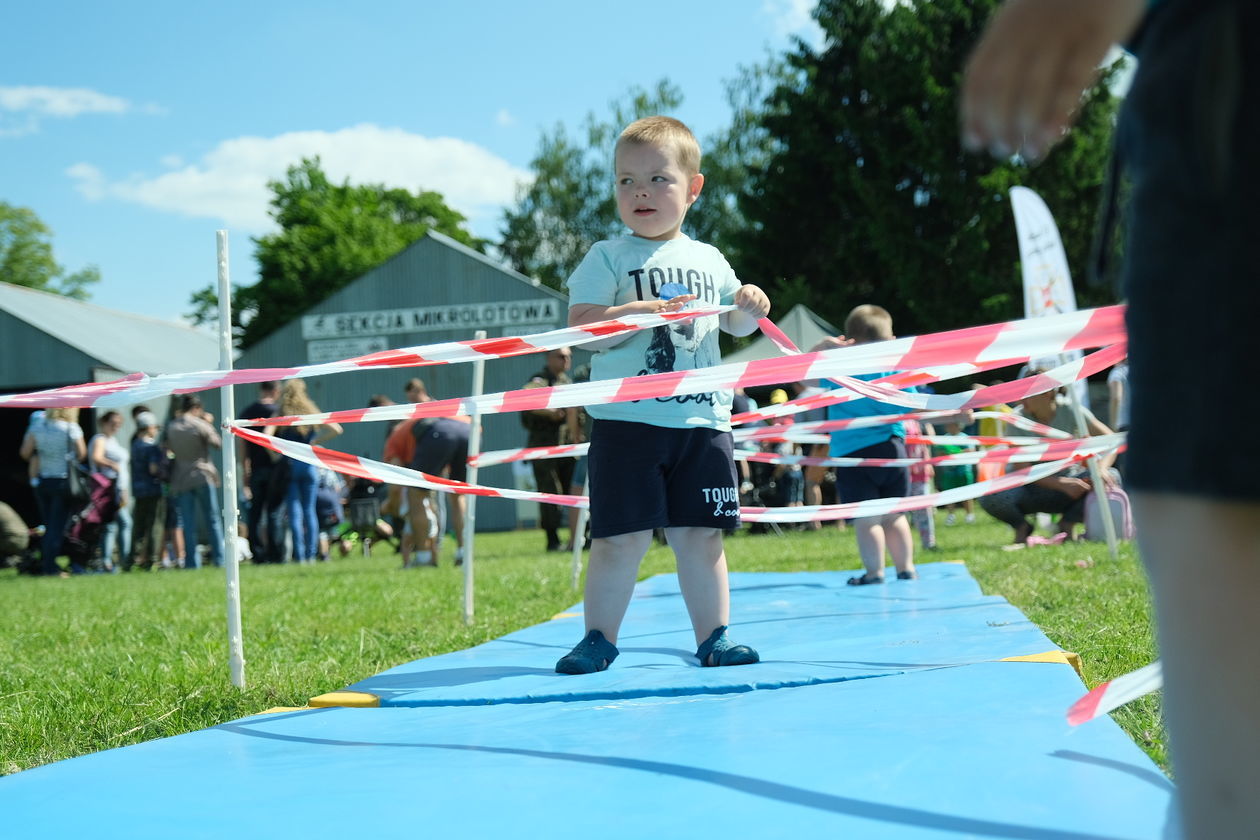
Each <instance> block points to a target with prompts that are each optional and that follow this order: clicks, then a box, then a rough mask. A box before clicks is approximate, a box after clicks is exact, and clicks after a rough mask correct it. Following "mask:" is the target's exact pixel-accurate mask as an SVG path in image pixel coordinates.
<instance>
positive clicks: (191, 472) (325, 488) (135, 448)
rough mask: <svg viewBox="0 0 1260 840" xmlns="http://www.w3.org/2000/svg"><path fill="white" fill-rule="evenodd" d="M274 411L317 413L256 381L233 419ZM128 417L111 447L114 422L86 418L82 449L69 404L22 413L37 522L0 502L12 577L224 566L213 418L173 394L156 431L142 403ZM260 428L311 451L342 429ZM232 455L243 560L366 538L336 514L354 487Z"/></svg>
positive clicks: (290, 394)
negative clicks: (237, 464)
mask: <svg viewBox="0 0 1260 840" xmlns="http://www.w3.org/2000/svg"><path fill="white" fill-rule="evenodd" d="M280 411H283V412H284V413H286V414H309V413H314V412H317V411H318V408H317V407H316V406H315V404H314V403H313V402H312V401H311V399H310V397H309V395H308V394H307V392H306V387H305V383H304V381H303V380H301V379H295V380H291V381H289V382H286V383H285V385H284V387H283V388H281V387H280V386H279V385H278V384H277V383H274V382H265V383H263V384H262V385H261V386H260V388H259V399H258V401H257V402H255V403H254V404H253V405H251V406H250V407H249V408H247V409H246V410H245V412H243V414H242V416H243V417H250V418H257V417H270V416H275V415H276V414H277V413H278V412H280ZM131 416H132V420H133V423H134V426H135V432H134V433H133V435H132V437H131V440H130V441H124V440H120V439H119V437H118V435H119V432H120V430H121V429H122V427H123V417H122V415H121V414H120V413H119V412H118V411H113V410H110V411H105V412H103V413H101V414H100V415H99V416H98V417H97V418H96V427H97V432H96V434H94V435H92V436H91V437H90V438H89V439H87V440H86V441H85V440H84V434H83V430H82V427H81V426H80V423H79V410H78V409H77V408H55V409H49V410H47V411H36V412H34V413H33V414H32V415H31V419H30V424H29V426H28V428H27V430H26V433H25V434H24V435H23V439H22V443H21V446H20V448H19V454H20V455H21V457H22V458H23V459H25V460H26V461H27V462H28V477H29V480H30V484H31V487H32V490H33V495H34V497H35V500H36V508H37V511H38V521H37V522H35V523H27V522H26V521H24V520H23V518H22V517H21V516H19V515H18V514H17V512H16V511H15V510H14V508H13V507H12V506H10V505H8V504H5V505H4V506H3V514H4V526H5V534H6V539H5V541H4V545H3V550H4V554H3V556H4V557H6V558H7V557H12V558H16V559H17V561H18V566H19V569H20V570H22V571H24V572H28V573H30V574H41V575H62V576H69V575H72V574H84V573H89V572H128V571H131V570H133V569H136V570H145V571H149V570H161V569H176V568H178V569H197V568H200V567H201V566H202V565H203V563H206V564H210V565H213V566H222V565H223V564H224V562H225V546H226V541H225V534H224V531H223V522H222V506H221V496H220V489H219V488H220V486H221V480H220V476H219V470H218V468H217V467H216V466H215V454H216V452H217V451H218V450H220V449H221V448H222V446H223V442H222V439H221V437H220V434H219V432H218V430H217V429H216V427H215V424H214V418H213V416H211V415H210V414H209V412H207V411H206V409H205V407H204V406H203V405H202V402H201V399H200V398H199V397H198V396H197V395H195V394H187V395H184V396H182V397H176V398H173V399H172V403H171V417H170V419H169V420H168V421H167V422H166V423H165V424H160V423H159V422H158V419H157V415H156V414H155V413H154V412H153V411H151V410H150V409H149V407H148V406H144V405H137V406H135V407H134V408H133V409H132V411H131ZM265 431H266V433H267V434H278V435H279V436H280V437H285V438H289V439H293V440H299V441H303V442H308V443H316V444H318V443H323V442H325V441H327V440H330V439H331V438H333V437H335V436H336V435H338V434H340V433H341V428H340V427H339V426H337V425H336V424H325V425H320V426H315V427H305V426H292V427H281V428H276V427H268V428H267V429H266V430H265ZM238 454H239V456H240V459H241V469H242V470H243V479H244V480H243V482H242V487H243V494H242V500H241V501H242V502H243V507H244V516H243V522H242V527H241V529H240V530H241V531H243V532H244V533H243V534H241V535H239V536H240V541H239V543H238V544H239V545H240V547H241V551H242V554H243V555H244V556H245V557H248V558H250V559H252V560H253V562H255V563H283V562H295V563H313V562H315V561H316V559H327V558H328V556H329V552H330V546H331V545H333V544H336V545H338V546H339V547H340V548H341V550H342V553H343V554H344V553H346V552H347V551H348V550H349V545H350V543H351V542H352V541H353V539H352V538H353V537H356V536H357V534H358V532H359V531H362V530H365V528H353V527H351V526H350V524H349V523H348V522H347V516H346V507H347V504H348V503H349V502H350V501H351V498H352V497H353V496H355V495H356V491H355V490H354V488H353V486H352V485H348V484H347V483H346V482H345V481H344V480H343V479H342V478H341V477H340V476H338V475H337V474H336V473H334V472H332V471H331V470H327V469H316V468H315V467H313V466H310V465H308V464H305V463H302V462H298V461H296V460H293V459H289V458H285V457H282V456H280V455H278V454H277V453H275V452H272V451H270V450H268V449H265V448H264V447H261V446H257V445H255V444H244V443H242V444H241V446H240V447H239V450H238ZM357 495H359V496H364V495H371V494H368V493H363V492H358V493H357ZM373 524H374V525H375V523H373ZM372 536H373V537H375V538H378V539H388V538H389V536H391V533H390V529H389V526H388V525H387V524H386V523H383V522H382V523H380V524H379V528H378V529H374V530H373V533H372ZM61 558H65V559H66V560H68V563H65V564H63V563H62V562H61Z"/></svg>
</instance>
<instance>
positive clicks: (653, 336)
mask: <svg viewBox="0 0 1260 840" xmlns="http://www.w3.org/2000/svg"><path fill="white" fill-rule="evenodd" d="M615 161H616V166H615V168H616V198H617V212H618V215H619V216H620V217H621V220H622V221H623V222H625V224H626V226H627V227H628V228H630V231H631V235H629V236H625V237H621V238H619V239H612V240H605V241H603V242H599V243H596V244H595V246H594V247H593V248H592V249H591V250H590V252H589V253H588V254H587V255H586V257H585V258H584V259H583V260H582V263H581V264H580V265H579V266H578V267H577V269H576V270H575V271H574V272H573V276H572V277H570V278H569V281H568V288H569V296H570V297H569V300H570V303H569V325H570V326H578V325H581V324H588V323H592V322H594V321H603V320H607V319H609V318H619V317H623V316H625V315H631V314H635V313H640V312H676V311H678V310H680V309H682V308H683V307H684V306H685V305H686V304H688V303H690V302H691V301H693V300H701V301H703V302H705V303H707V304H711V305H717V304H730V303H734V304H735V305H736V306H738V307H739V309H738V311H734V312H729V313H726V314H724V315H722V316H720V317H718V318H714V317H708V318H700V319H697V320H694V321H690V322H687V323H683V324H677V325H670V326H661V327H656V328H654V329H653V330H650V331H646V330H645V331H640V332H635V333H631V334H630V335H629V336H619V337H615V338H610V339H606V340H604V341H601V342H597V343H594V344H588V345H587V346H588V347H591V348H592V349H598V350H599V352H598V353H597V354H596V356H595V358H594V360H593V362H592V373H591V378H592V379H619V378H624V377H633V376H646V375H649V374H653V373H664V372H667V371H680V370H692V369H696V368H703V367H709V366H711V365H715V364H717V363H718V362H719V361H720V354H719V352H718V336H717V332H716V331H717V329H718V328H719V327H720V328H721V329H723V330H725V331H727V332H729V333H731V334H733V335H748V334H749V333H751V332H752V331H753V330H755V329H756V326H757V319H758V318H762V317H764V316H765V315H766V314H767V313H768V312H769V311H770V300H769V299H768V298H767V297H766V295H765V293H763V292H762V291H761V289H759V288H757V287H756V286H750V285H740V283H739V281H738V280H737V279H736V278H735V273H734V272H733V271H732V270H731V267H730V266H729V265H728V264H727V262H726V260H725V258H723V256H722V254H721V253H720V252H719V251H718V250H717V249H716V248H713V247H712V246H709V245H705V244H702V243H700V242H696V241H694V240H692V239H690V238H688V237H687V236H685V235H684V234H683V233H682V230H681V228H682V222H683V219H684V217H685V216H686V215H687V210H688V209H690V207H691V205H692V203H694V202H695V200H696V198H698V197H699V195H700V190H701V188H702V187H703V186H704V176H703V175H701V174H700V146H699V144H698V143H697V142H696V139H695V137H694V136H693V135H692V133H691V131H690V130H689V129H688V128H687V127H686V126H685V125H683V124H682V123H681V122H679V121H678V120H675V119H672V118H669V117H647V118H645V119H642V120H638V121H636V122H634V123H632V124H631V125H630V126H629V127H628V128H626V130H625V131H623V132H622V134H621V136H620V137H619V138H618V140H617V146H616V151H615ZM671 283H675V284H681V285H683V286H685V287H686V289H687V290H688V293H687V294H679V295H673V294H671V293H670V292H669V291H668V290H667V291H666V293H665V294H664V295H663V296H662V294H661V292H662V287H664V286H666V284H671ZM662 298H664V299H662ZM587 411H588V412H589V413H590V415H591V416H592V417H593V418H594V426H593V429H592V432H591V446H590V453H589V456H588V463H589V476H590V488H591V490H590V492H591V501H590V510H591V537H592V540H591V559H590V567H589V569H588V571H587V576H586V601H585V618H586V631H587V633H586V638H584V639H583V640H582V642H581V643H580V644H578V646H577V647H575V648H574V649H573V650H572V652H570V653H569V654H567V655H566V656H564V657H563V658H562V659H560V661H559V662H558V663H556V671H558V672H559V673H562V674H588V673H593V672H595V671H602V670H604V669H605V668H607V667H608V666H609V665H610V664H611V663H612V661H613V660H614V659H616V658H617V654H618V650H617V647H616V643H617V633H618V630H619V629H620V627H621V621H622V618H623V617H624V616H625V612H626V608H627V607H628V606H629V603H630V597H631V595H632V594H633V591H634V584H635V580H636V577H637V573H638V569H639V562H640V561H641V560H642V559H643V555H644V553H645V552H646V551H647V548H648V546H649V544H650V543H651V540H652V532H653V530H654V529H656V528H664V529H665V533H666V538H667V540H668V542H669V545H670V546H671V547H672V548H673V550H674V556H675V557H676V558H677V562H678V583H679V587H680V588H681V589H682V594H683V599H684V601H685V602H686V604H687V612H688V613H689V615H690V618H691V624H692V629H693V630H694V631H695V638H696V644H697V645H698V648H697V650H696V657H697V658H698V659H699V660H700V664H701V665H703V666H717V665H745V664H750V663H753V662H757V661H758V655H757V652H756V651H755V650H753V649H752V648H750V647H748V646H747V645H737V644H734V643H733V642H731V641H730V639H729V638H728V637H727V635H726V629H727V624H728V623H729V620H730V616H729V612H730V593H729V588H728V583H727V571H726V554H725V552H724V551H723V548H722V532H723V531H730V530H733V529H734V528H735V527H737V525H738V524H739V494H738V492H737V489H736V480H735V463H734V460H733V458H732V443H731V434H730V428H731V424H730V417H731V393H730V392H729V391H722V392H710V393H704V394H687V395H681V396H675V397H658V398H656V399H647V400H639V401H635V402H623V403H612V404H603V405H592V406H589V407H588V408H587Z"/></svg>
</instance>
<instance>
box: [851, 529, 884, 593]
mask: <svg viewBox="0 0 1260 840" xmlns="http://www.w3.org/2000/svg"><path fill="white" fill-rule="evenodd" d="M853 530H854V531H856V532H857V534H856V536H857V544H858V554H859V555H860V556H861V558H862V566H863V567H864V568H865V569H866V575H867V577H871V578H875V577H881V576H883V574H884V517H882V516H863V517H860V518H858V519H854V520H853Z"/></svg>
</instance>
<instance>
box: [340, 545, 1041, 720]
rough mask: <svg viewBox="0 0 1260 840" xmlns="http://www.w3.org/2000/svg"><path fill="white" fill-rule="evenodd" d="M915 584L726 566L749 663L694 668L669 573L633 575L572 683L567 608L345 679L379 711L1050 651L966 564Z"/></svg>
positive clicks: (669, 691) (674, 688)
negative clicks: (609, 636) (599, 645)
mask: <svg viewBox="0 0 1260 840" xmlns="http://www.w3.org/2000/svg"><path fill="white" fill-rule="evenodd" d="M920 575H921V577H920V579H919V580H917V581H890V582H888V583H886V584H884V585H882V586H875V585H872V586H860V587H859V586H847V585H846V584H845V581H846V580H847V579H848V577H849V576H850V575H849V573H841V572H819V573H812V574H805V573H799V572H798V573H779V574H773V573H755V574H754V573H742V574H733V575H731V615H732V621H733V627H732V630H731V636H732V638H734V639H735V640H736V641H738V642H741V643H745V644H749V645H752V646H753V647H755V648H757V650H758V651H759V652H760V653H761V656H762V662H761V663H760V664H759V665H757V666H755V667H751V668H700V667H699V666H698V663H697V661H696V659H695V636H694V635H693V633H692V630H691V625H690V622H689V621H688V619H687V610H686V607H685V606H684V605H683V601H682V596H681V594H679V591H678V578H677V576H675V575H659V576H657V577H654V578H651V579H649V580H647V581H644V582H643V583H640V584H639V586H638V587H637V588H636V590H635V597H634V599H633V600H632V602H631V604H630V609H629V611H628V613H627V615H626V620H625V623H624V625H623V627H622V631H621V635H620V638H619V640H618V647H619V649H620V651H621V655H620V656H619V657H618V659H617V662H616V664H615V665H614V666H613V667H612V668H610V669H609V670H607V671H604V672H602V673H599V674H591V675H589V676H584V677H582V678H580V679H574V678H573V677H569V676H563V675H560V674H556V673H555V670H554V666H555V662H556V660H557V659H559V658H560V657H561V656H563V655H564V654H565V653H567V652H568V650H569V649H570V648H571V647H572V646H573V645H575V644H577V642H578V641H580V640H581V638H582V636H583V635H584V630H583V626H582V616H581V606H580V605H578V606H575V607H573V608H572V609H571V610H569V611H567V613H562V615H564V616H566V617H563V618H557V619H555V620H553V621H549V622H546V623H543V624H540V625H536V626H534V627H528V628H525V629H524V630H521V631H519V632H516V633H511V634H509V635H507V636H503V637H502V638H499V639H495V640H493V641H490V642H487V643H485V644H482V645H478V646H477V647H474V648H470V649H468V650H462V651H456V652H454V653H448V654H444V655H442V656H434V657H430V658H428V659H420V660H417V661H415V662H409V663H406V664H405V665H400V666H398V667H397V668H391V669H390V670H388V671H384V672H383V673H380V674H377V675H376V676H373V677H369V678H367V679H365V680H361V681H359V682H357V683H354V684H353V685H351V686H349V688H350V689H352V690H355V691H366V692H370V693H372V694H375V695H377V696H379V697H380V698H381V704H382V705H386V706H433V705H453V704H484V703H537V702H549V701H554V700H565V701H568V700H580V699H599V698H604V699H608V698H616V697H643V696H658V695H680V694H697V693H725V692H738V691H751V690H754V689H759V688H786V687H790V686H800V685H813V684H817V683H826V682H840V681H843V680H851V679H863V678H867V677H877V676H887V675H891V674H901V673H906V672H908V671H915V670H923V669H926V668H940V667H949V666H956V665H963V664H969V663H974V662H985V661H992V660H997V659H1004V658H1006V657H1009V656H1026V655H1029V654H1036V653H1044V652H1046V651H1049V650H1054V649H1056V648H1057V646H1056V645H1055V644H1054V643H1053V642H1051V641H1050V640H1049V639H1048V638H1046V636H1045V634H1044V633H1042V632H1041V630H1040V629H1039V628H1037V626H1036V625H1034V624H1033V623H1032V622H1030V621H1029V620H1028V619H1027V618H1025V617H1024V615H1023V613H1021V612H1019V610H1017V609H1015V608H1014V607H1012V606H1011V605H1010V604H1008V603H1007V602H1006V601H1005V600H1004V599H1002V598H997V597H992V596H986V595H983V594H982V593H981V592H980V588H979V586H977V585H976V582H975V580H974V579H972V577H971V576H970V575H968V574H967V571H966V568H965V567H964V566H962V565H960V564H954V563H935V564H925V565H923V566H921V567H920Z"/></svg>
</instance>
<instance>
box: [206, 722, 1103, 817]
mask: <svg viewBox="0 0 1260 840" xmlns="http://www.w3.org/2000/svg"><path fill="white" fill-rule="evenodd" d="M266 722H267V720H266V719H259V720H251V721H245V722H236V723H225V724H221V725H219V726H216V727H214V729H217V730H220V731H228V732H234V733H236V734H238V735H244V736H246V737H250V738H265V739H268V740H276V741H289V742H292V743H299V744H315V745H322V746H329V747H370V748H373V749H380V748H382V747H395V748H399V749H413V750H451V751H459V752H474V753H487V754H490V755H511V756H519V757H521V758H535V759H541V760H544V761H563V762H570V763H574V764H587V765H602V766H606V767H619V768H622V769H624V770H633V771H640V772H644V773H655V774H658V775H662V776H673V777H675V778H679V779H688V780H691V781H695V782H702V783H705V784H711V785H717V786H719V787H723V788H727V789H728V790H733V791H737V792H739V793H745V794H748V795H749V796H758V797H762V798H764V799H770V800H774V801H778V802H783V803H785V804H788V805H795V806H798V807H802V808H812V809H815V810H820V811H828V812H831V813H834V814H844V815H846V816H853V817H860V818H862V819H868V820H875V821H878V822H884V823H892V824H899V825H908V826H916V827H920V828H928V829H935V830H939V831H952V832H956V833H963V834H970V835H972V836H979V837H1006V838H1010V837H1015V838H1023V840H1118V838H1115V837H1113V836H1112V835H1103V834H1092V833H1082V832H1078V831H1061V830H1058V829H1053V828H1045V827H1043V826H1036V825H1020V824H1018V823H1010V822H1000V821H997V820H985V819H978V818H973V817H964V816H956V815H953V814H942V813H938V812H935V811H927V810H924V809H921V808H908V807H904V806H900V805H886V804H882V803H878V802H868V801H866V800H862V799H855V798H852V797H848V796H838V795H836V794H832V793H824V792H822V791H816V790H810V789H808V788H802V787H796V786H794V785H785V784H782V783H780V782H773V781H770V780H768V779H758V778H756V777H755V776H744V775H740V774H738V773H726V772H723V771H720V770H712V769H709V768H705V767H693V766H690V765H686V764H675V763H672V762H665V761H651V760H648V759H641V758H625V757H621V756H606V755H585V754H582V753H567V752H553V751H548V750H530V749H517V748H514V747H491V746H482V745H476V744H437V743H427V742H415V743H407V742H390V741H378V742H373V741H343V740H335V739H331V738H309V737H305V736H300V735H284V734H280V733H277V732H266V731H261V730H259V729H257V728H256V727H258V726H260V725H261V724H264V723H266Z"/></svg>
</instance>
